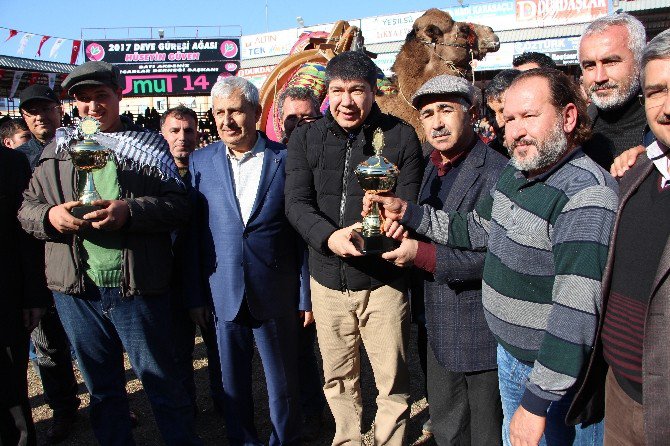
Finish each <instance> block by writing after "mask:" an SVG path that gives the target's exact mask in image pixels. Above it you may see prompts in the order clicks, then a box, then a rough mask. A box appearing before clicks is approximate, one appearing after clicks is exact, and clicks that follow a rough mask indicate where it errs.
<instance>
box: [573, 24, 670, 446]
mask: <svg viewBox="0 0 670 446" xmlns="http://www.w3.org/2000/svg"><path fill="white" fill-rule="evenodd" d="M641 78H642V91H643V94H644V110H645V113H646V117H647V122H649V127H650V128H651V130H652V132H653V133H654V136H656V139H657V140H656V142H654V143H651V144H650V145H648V146H647V148H646V154H645V155H641V156H640V157H639V158H638V160H637V162H636V163H635V165H634V166H633V167H632V168H631V170H630V171H629V172H627V173H626V174H625V175H624V176H623V178H622V179H621V182H620V187H621V190H620V194H619V196H620V199H621V206H620V207H619V211H618V213H617V218H616V223H615V232H614V236H613V238H612V244H611V247H610V252H609V258H608V261H607V268H606V270H605V275H604V279H603V284H604V286H603V289H602V294H601V295H602V301H603V303H602V307H603V309H604V314H603V315H601V318H600V324H599V330H598V334H599V336H598V342H597V343H596V348H595V349H594V350H593V354H592V355H591V360H590V362H589V368H588V373H587V375H586V379H585V381H584V385H583V386H582V389H581V390H580V392H579V393H578V395H577V398H576V399H575V404H574V407H573V408H572V410H571V413H570V415H571V419H572V421H573V422H577V421H580V420H582V419H584V418H585V417H588V416H592V415H591V414H592V413H593V412H594V409H595V412H596V413H599V415H600V416H602V411H603V405H604V411H605V444H627V445H642V444H648V445H662V444H667V442H668V438H670V424H669V423H668V412H669V411H670V404H669V402H670V372H669V371H670V344H669V343H668V328H669V327H670V279H669V277H670V276H669V275H668V272H669V271H670V243H669V242H668V236H669V235H670V220H669V219H668V218H667V217H668V214H669V213H670V96H669V95H668V86H670V30H666V31H664V32H662V33H661V34H659V35H658V36H656V37H655V38H654V39H652V41H651V42H649V45H648V46H647V48H646V49H645V51H644V53H643V56H642V76H641ZM608 368H609V371H608ZM603 387H604V390H605V392H604V401H603V392H602V390H603Z"/></svg>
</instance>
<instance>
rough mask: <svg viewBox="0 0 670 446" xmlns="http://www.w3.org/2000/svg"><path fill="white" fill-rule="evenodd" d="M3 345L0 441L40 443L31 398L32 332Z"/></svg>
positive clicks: (21, 445)
mask: <svg viewBox="0 0 670 446" xmlns="http://www.w3.org/2000/svg"><path fill="white" fill-rule="evenodd" d="M12 341H13V342H12V344H11V345H3V346H0V445H11V446H15V445H16V446H32V445H35V444H37V442H36V435H35V426H34V425H33V417H32V414H31V412H30V404H29V402H28V381H27V378H26V368H27V366H28V348H27V346H28V334H27V333H17V336H15V338H14V339H13V340H12Z"/></svg>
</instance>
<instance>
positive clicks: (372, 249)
mask: <svg viewBox="0 0 670 446" xmlns="http://www.w3.org/2000/svg"><path fill="white" fill-rule="evenodd" d="M372 147H373V148H374V149H375V155H374V156H371V157H370V158H368V159H367V160H365V161H363V162H362V163H360V164H359V165H358V166H357V167H356V170H355V173H356V177H357V178H358V183H359V184H360V185H361V187H362V188H363V190H365V191H367V192H372V193H375V194H378V193H382V192H389V191H391V190H392V189H393V188H394V187H395V184H396V180H397V179H398V173H399V170H398V167H396V165H395V164H393V163H391V162H389V160H387V159H386V158H384V157H383V156H382V150H383V149H384V132H382V129H379V128H378V129H377V130H375V132H374V134H373V135H372ZM382 223H383V222H382V217H381V215H380V213H379V206H378V205H377V203H372V209H370V212H368V215H366V216H365V217H364V218H363V228H362V230H360V231H358V232H359V235H360V237H361V239H362V243H360V241H359V246H358V250H359V251H360V252H362V253H363V254H366V255H368V254H382V253H384V252H387V251H392V250H394V249H396V248H397V247H398V246H399V242H397V241H396V240H393V239H392V238H390V237H387V236H386V235H384V234H383V233H382V226H383V225H382Z"/></svg>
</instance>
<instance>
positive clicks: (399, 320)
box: [310, 279, 409, 446]
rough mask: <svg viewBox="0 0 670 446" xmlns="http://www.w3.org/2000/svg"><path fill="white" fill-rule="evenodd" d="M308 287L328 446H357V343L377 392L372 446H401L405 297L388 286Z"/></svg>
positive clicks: (405, 398) (405, 411)
mask: <svg viewBox="0 0 670 446" xmlns="http://www.w3.org/2000/svg"><path fill="white" fill-rule="evenodd" d="M310 283H311V288H312V311H313V312H314V319H315V320H316V330H317V336H318V339H319V349H320V350H321V356H322V358H323V373H324V377H325V384H324V386H323V391H324V394H325V396H326V400H327V401H328V405H329V406H330V410H331V411H332V413H333V417H334V418H335V437H334V438H333V445H360V444H362V436H361V418H362V411H363V405H362V402H361V388H360V379H359V378H360V370H361V369H360V362H361V358H360V349H359V347H360V344H361V340H362V341H363V345H364V346H365V351H366V352H367V354H368V357H369V358H370V364H371V365H372V371H373V372H374V376H375V384H376V386H377V391H378V392H379V395H378V396H377V414H376V416H375V424H374V439H375V443H374V444H375V445H398V446H400V445H402V444H403V440H404V437H405V428H406V425H407V420H408V418H409V370H408V368H407V344H408V338H409V313H408V302H407V297H406V295H405V292H404V291H400V290H398V289H395V288H393V287H391V286H383V287H381V288H378V289H376V290H374V291H338V290H332V289H330V288H326V287H324V286H322V285H320V284H319V283H317V282H316V281H315V280H314V279H311V281H310ZM400 288H402V287H400Z"/></svg>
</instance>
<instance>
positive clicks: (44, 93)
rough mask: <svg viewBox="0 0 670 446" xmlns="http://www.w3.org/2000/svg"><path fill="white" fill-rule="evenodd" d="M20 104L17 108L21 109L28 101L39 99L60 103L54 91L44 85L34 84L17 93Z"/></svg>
mask: <svg viewBox="0 0 670 446" xmlns="http://www.w3.org/2000/svg"><path fill="white" fill-rule="evenodd" d="M19 99H20V100H21V104H20V105H19V108H20V109H22V108H24V107H26V106H27V105H28V104H29V103H30V102H32V101H36V100H40V101H49V102H54V103H56V104H60V100H59V99H58V96H56V93H54V91H53V90H52V89H51V88H49V87H47V86H46V85H41V84H35V85H31V86H30V87H28V88H26V89H24V90H23V91H22V92H21V94H20V95H19Z"/></svg>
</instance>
